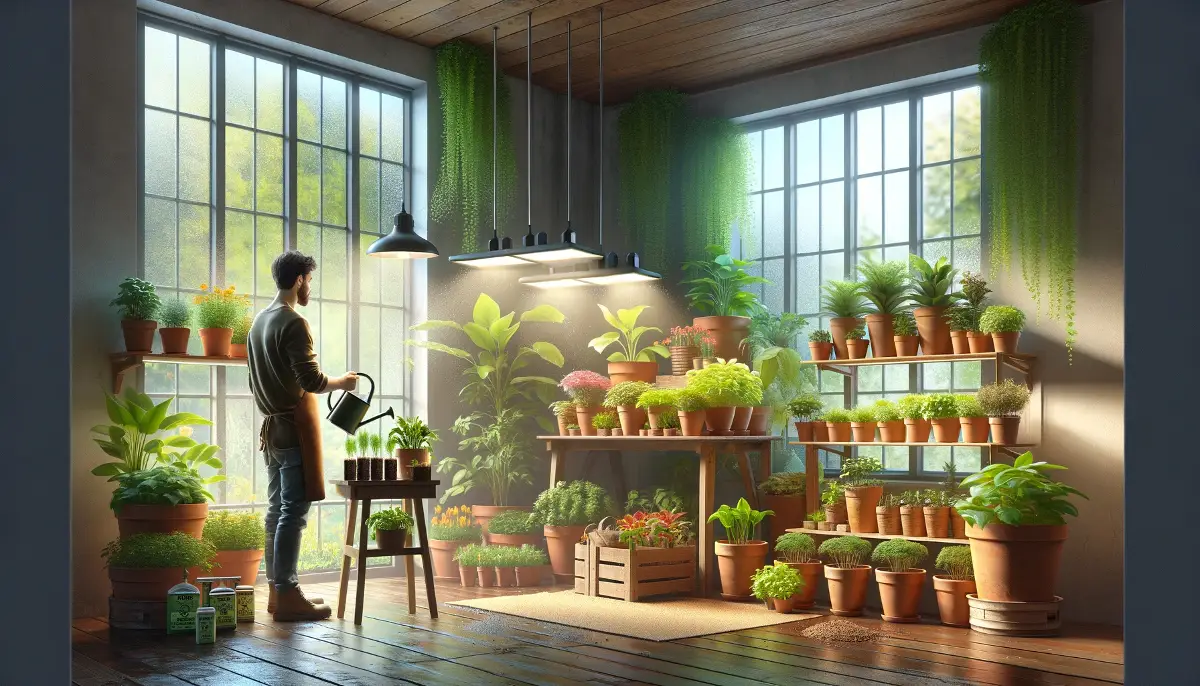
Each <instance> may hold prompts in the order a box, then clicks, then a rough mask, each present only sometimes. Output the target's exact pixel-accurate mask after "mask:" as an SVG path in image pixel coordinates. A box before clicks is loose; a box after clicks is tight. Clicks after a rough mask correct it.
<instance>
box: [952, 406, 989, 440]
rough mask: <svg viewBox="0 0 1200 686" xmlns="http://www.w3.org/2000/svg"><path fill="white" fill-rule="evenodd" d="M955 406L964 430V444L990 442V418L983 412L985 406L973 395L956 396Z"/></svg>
mask: <svg viewBox="0 0 1200 686" xmlns="http://www.w3.org/2000/svg"><path fill="white" fill-rule="evenodd" d="M954 406H955V407H956V408H958V423H959V427H960V428H961V429H962V440H963V443H987V442H988V418H987V413H986V412H984V411H983V405H980V404H979V399H978V398H976V397H975V396H973V395H956V396H954Z"/></svg>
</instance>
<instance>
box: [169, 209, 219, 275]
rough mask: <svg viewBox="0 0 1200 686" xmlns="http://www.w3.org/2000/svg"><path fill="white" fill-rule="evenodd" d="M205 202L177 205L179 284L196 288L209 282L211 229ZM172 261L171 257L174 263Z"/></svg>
mask: <svg viewBox="0 0 1200 686" xmlns="http://www.w3.org/2000/svg"><path fill="white" fill-rule="evenodd" d="M210 216H211V215H210V210H209V207H208V206H207V205H191V204H188V203H180V204H179V257H178V258H177V259H178V264H179V282H180V283H179V285H180V286H182V287H184V288H196V287H197V286H199V285H200V284H202V283H207V282H208V281H209V274H211V273H212V272H211V271H210V256H211V254H212V232H211V231H210V230H209V225H210V223H211V222H210ZM174 262H175V260H172V264H174Z"/></svg>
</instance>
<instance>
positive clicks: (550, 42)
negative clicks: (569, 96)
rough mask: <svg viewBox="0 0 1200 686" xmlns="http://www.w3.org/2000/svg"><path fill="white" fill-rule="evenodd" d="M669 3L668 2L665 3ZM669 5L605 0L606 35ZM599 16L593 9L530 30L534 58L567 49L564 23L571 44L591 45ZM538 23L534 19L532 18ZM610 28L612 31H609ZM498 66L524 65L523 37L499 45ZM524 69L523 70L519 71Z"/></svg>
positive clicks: (656, 1)
mask: <svg viewBox="0 0 1200 686" xmlns="http://www.w3.org/2000/svg"><path fill="white" fill-rule="evenodd" d="M668 1H670V0H668ZM666 4H668V3H666V2H662V0H607V1H606V2H605V3H604V31H605V35H607V34H608V33H611V32H613V31H617V30H619V27H621V26H627V25H629V24H630V19H629V18H628V17H629V15H630V14H632V13H633V12H636V11H638V10H643V9H650V8H653V7H658V6H663V5H666ZM599 17H600V12H599V11H598V10H596V9H592V10H584V11H581V12H577V13H575V14H573V15H571V16H569V17H563V18H562V19H557V20H555V21H548V22H545V23H543V24H535V25H534V27H533V57H534V59H537V58H538V57H539V56H541V55H544V54H549V53H552V52H558V51H565V50H566V49H567V20H568V19H570V20H571V41H572V42H573V43H574V44H576V45H579V44H581V43H582V42H586V41H594V40H596V38H597V37H598V36H599V35H600V34H599V29H598V23H597V22H598V20H599ZM534 21H537V17H536V16H535V17H534ZM610 27H611V28H610ZM499 44H500V45H499V50H500V65H501V66H502V67H504V66H511V65H513V64H521V65H523V64H525V34H524V33H520V34H516V35H513V36H509V37H508V38H502V39H501V40H500V41H499ZM522 69H524V67H522Z"/></svg>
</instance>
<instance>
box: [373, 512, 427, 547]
mask: <svg viewBox="0 0 1200 686" xmlns="http://www.w3.org/2000/svg"><path fill="white" fill-rule="evenodd" d="M415 526H416V522H414V521H413V518H412V515H410V514H409V513H407V512H405V511H404V510H401V509H400V508H398V507H389V508H388V509H386V510H380V511H378V512H374V513H372V514H371V516H370V517H367V529H368V530H370V532H371V540H372V541H373V540H375V532H376V531H412V530H413V528H414V527H415Z"/></svg>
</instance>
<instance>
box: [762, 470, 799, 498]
mask: <svg viewBox="0 0 1200 686" xmlns="http://www.w3.org/2000/svg"><path fill="white" fill-rule="evenodd" d="M804 479H805V477H804V472H776V473H775V474H772V475H771V476H768V477H767V480H766V481H764V482H762V483H761V484H759V485H758V487H759V488H760V489H762V492H763V493H765V494H767V495H804V486H805V484H804Z"/></svg>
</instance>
